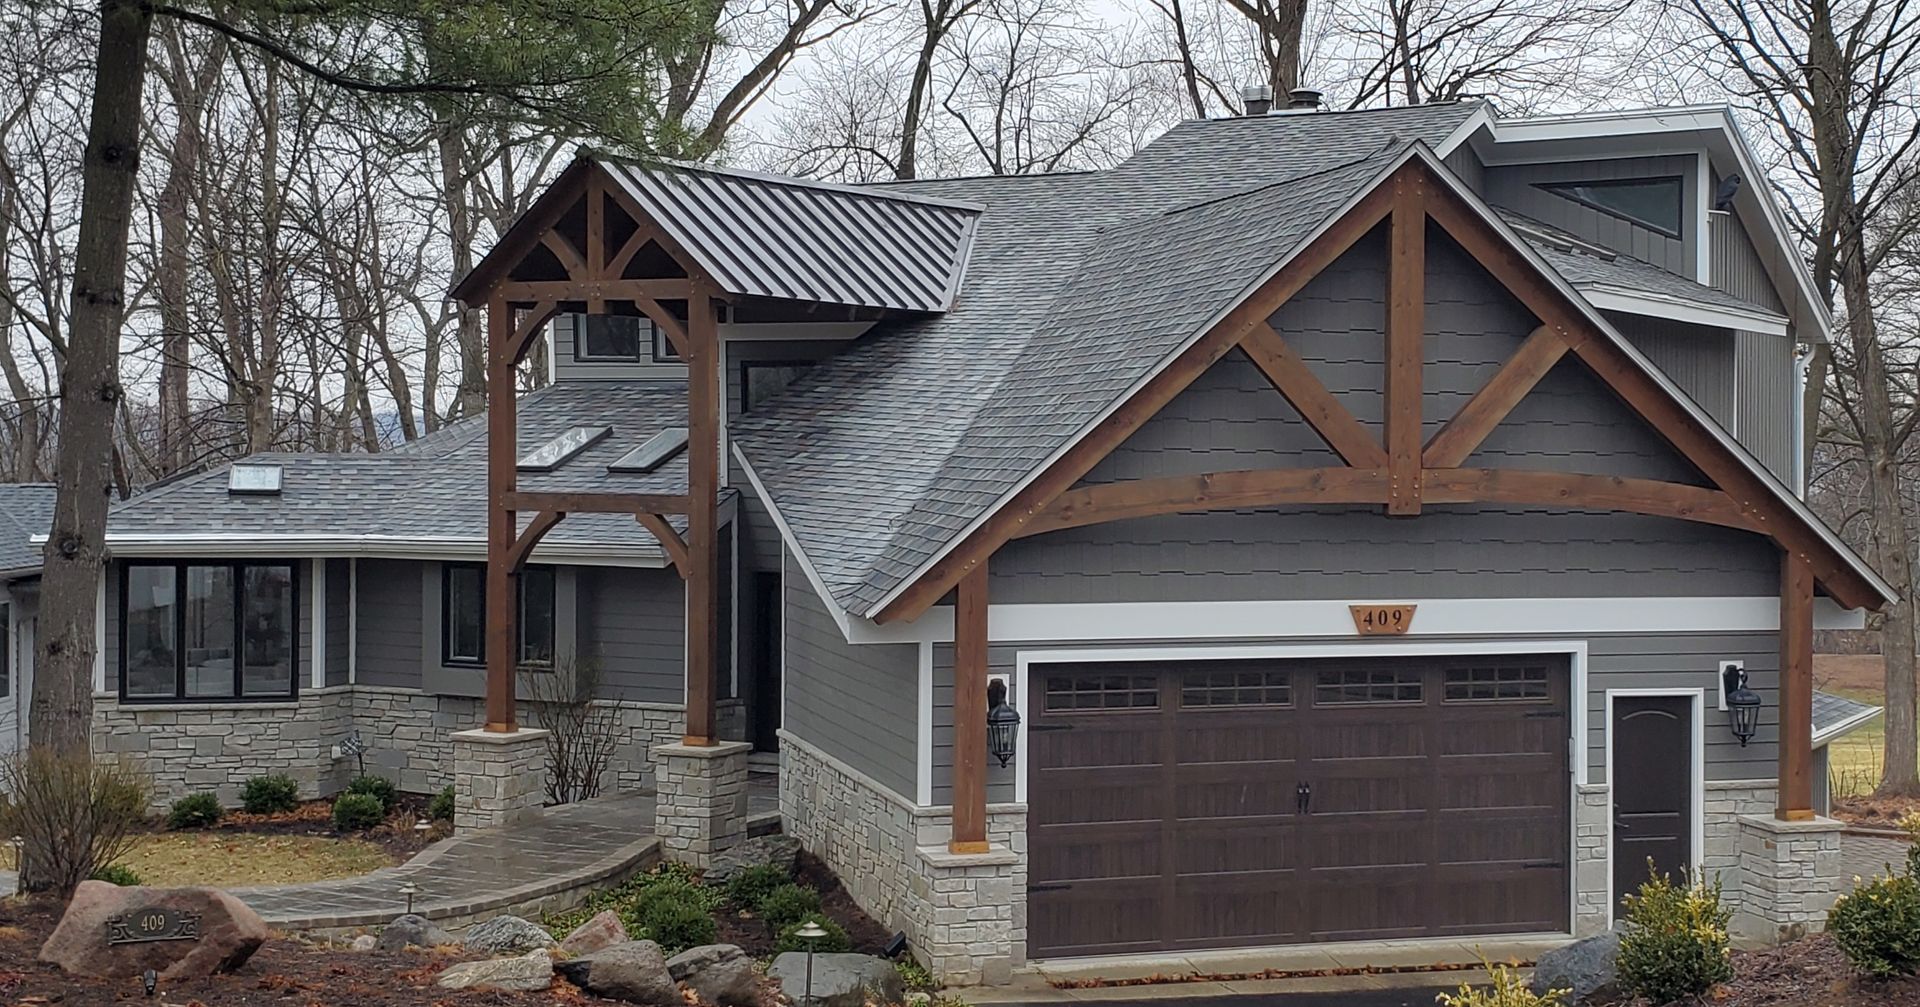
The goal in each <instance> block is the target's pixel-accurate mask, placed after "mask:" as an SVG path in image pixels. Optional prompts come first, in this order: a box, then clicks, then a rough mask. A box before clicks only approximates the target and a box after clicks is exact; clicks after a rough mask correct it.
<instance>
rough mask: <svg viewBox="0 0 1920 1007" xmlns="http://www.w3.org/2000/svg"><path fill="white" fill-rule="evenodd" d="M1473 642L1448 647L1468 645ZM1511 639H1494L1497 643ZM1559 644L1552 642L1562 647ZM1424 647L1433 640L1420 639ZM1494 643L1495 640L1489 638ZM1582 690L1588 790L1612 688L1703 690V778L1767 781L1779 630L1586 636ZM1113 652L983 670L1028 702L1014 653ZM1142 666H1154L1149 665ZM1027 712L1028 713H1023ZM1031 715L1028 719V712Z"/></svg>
mask: <svg viewBox="0 0 1920 1007" xmlns="http://www.w3.org/2000/svg"><path fill="white" fill-rule="evenodd" d="M1470 639H1471V638H1460V639H1454V640H1449V641H1447V642H1449V643H1458V642H1470ZM1512 639H1514V638H1512V637H1502V638H1499V640H1500V641H1501V642H1506V641H1510V640H1512ZM1565 639H1566V638H1565V637H1556V638H1555V641H1556V642H1559V641H1564V640H1565ZM1352 642H1353V641H1352V640H1351V639H1350V638H1347V639H1328V638H1322V639H1289V640H1287V641H1285V645H1287V646H1294V645H1301V646H1312V645H1322V644H1346V643H1352ZM1421 642H1431V641H1426V640H1423V641H1421ZM1489 642H1492V641H1489ZM1272 643H1275V641H1272V640H1258V639H1232V640H1156V641H1128V642H1127V643H1126V644H1125V645H1124V646H1125V647H1126V648H1127V649H1150V648H1153V647H1176V646H1177V647H1182V648H1191V647H1206V646H1222V647H1225V646H1241V645H1259V644H1272ZM1586 643H1587V690H1586V695H1585V697H1584V698H1585V702H1586V722H1587V736H1586V751H1585V753H1583V755H1582V756H1581V757H1582V758H1584V759H1586V765H1587V771H1588V774H1589V775H1588V779H1589V781H1590V782H1593V783H1602V782H1605V778H1606V693H1607V690H1608V689H1648V688H1658V689H1705V690H1706V696H1705V700H1704V710H1703V714H1704V721H1703V723H1704V729H1705V730H1704V739H1705V742H1706V771H1707V779H1709V780H1771V779H1772V778H1773V775H1774V770H1775V764H1776V754H1775V753H1776V747H1775V746H1776V745H1777V744H1778V740H1779V721H1778V704H1777V702H1776V700H1777V697H1778V686H1779V672H1778V669H1779V664H1780V661H1779V638H1778V634H1775V633H1724V634H1707V633H1703V634H1670V635H1658V636H1636V635H1603V636H1590V637H1587V638H1586ZM1103 645H1104V646H1115V645H1114V644H1113V643H1112V642H1111V641H1100V640H1082V641H1067V640H1062V641H1057V642H1050V643H1025V644H1018V645H1014V644H995V645H994V646H993V647H992V648H991V649H990V650H989V657H988V661H989V664H988V669H987V670H988V672H989V673H990V674H994V675H1006V676H1009V678H1010V680H1012V681H1013V685H1014V688H1013V695H1014V696H1015V697H1017V701H1019V702H1022V703H1024V702H1026V697H1027V696H1029V695H1031V693H1030V692H1029V688H1028V686H1029V683H1028V682H1023V681H1019V680H1018V679H1017V677H1016V676H1017V674H1018V670H1019V655H1020V654H1021V653H1025V654H1026V655H1027V657H1028V662H1029V664H1028V673H1029V674H1030V675H1034V674H1044V673H1045V670H1046V665H1045V663H1044V660H1043V659H1042V657H1041V655H1043V654H1044V653H1045V652H1046V651H1048V650H1060V649H1073V648H1083V647H1095V648H1097V647H1101V646H1103ZM1723 660H1727V661H1745V662H1746V666H1747V670H1748V672H1749V673H1750V675H1751V676H1752V677H1751V682H1752V687H1753V688H1754V689H1755V690H1756V691H1758V692H1759V693H1760V695H1761V696H1762V697H1763V698H1764V699H1765V700H1766V703H1767V705H1766V707H1765V711H1764V712H1763V714H1762V717H1761V724H1760V733H1759V734H1758V735H1757V736H1755V737H1754V739H1753V740H1752V741H1751V742H1749V743H1748V744H1747V746H1746V747H1745V748H1742V747H1740V743H1739V742H1738V741H1736V740H1734V737H1733V734H1732V732H1731V731H1729V730H1728V729H1727V719H1726V714H1725V713H1723V712H1721V711H1720V710H1719V709H1718V708H1717V707H1718V702H1719V692H1718V674H1719V663H1720V662H1721V661H1723ZM1140 667H1152V664H1151V662H1147V663H1143V664H1141V665H1140ZM933 679H934V693H933V695H934V704H933V803H934V804H936V805H939V804H947V803H951V802H952V800H953V787H952V780H953V645H952V644H936V645H935V646H934V649H933ZM1023 712H1025V711H1023ZM1029 715H1030V713H1029ZM1022 756H1024V753H1021V756H1016V757H1015V761H1014V762H1013V763H1012V764H1011V765H1009V766H1008V767H1007V768H1004V769H1003V768H1001V767H1000V765H999V763H998V762H997V761H993V760H990V761H989V762H988V764H987V800H988V801H990V802H996V803H1000V802H1009V801H1013V800H1015V799H1016V791H1015V781H1016V780H1017V779H1018V776H1019V761H1018V760H1019V758H1020V757H1022Z"/></svg>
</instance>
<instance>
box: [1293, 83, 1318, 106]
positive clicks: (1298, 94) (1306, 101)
mask: <svg viewBox="0 0 1920 1007" xmlns="http://www.w3.org/2000/svg"><path fill="white" fill-rule="evenodd" d="M1287 107H1288V108H1298V109H1305V110H1307V111H1314V110H1317V109H1319V107H1320V92H1319V91H1316V90H1314V89H1313V88H1310V87H1296V88H1294V89H1293V90H1291V91H1288V92H1287Z"/></svg>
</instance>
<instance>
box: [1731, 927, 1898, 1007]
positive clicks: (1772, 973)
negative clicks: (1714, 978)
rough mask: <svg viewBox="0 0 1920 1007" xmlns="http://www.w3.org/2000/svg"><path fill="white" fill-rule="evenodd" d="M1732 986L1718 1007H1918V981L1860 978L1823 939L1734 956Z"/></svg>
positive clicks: (1809, 938)
mask: <svg viewBox="0 0 1920 1007" xmlns="http://www.w3.org/2000/svg"><path fill="white" fill-rule="evenodd" d="M1733 974H1734V977H1735V978H1734V980H1733V982H1731V983H1729V984H1728V985H1726V986H1724V987H1721V988H1720V989H1718V990H1715V991H1714V993H1713V994H1712V995H1711V996H1709V997H1708V1002H1709V1003H1711V1004H1713V1005H1715V1007H1865V1005H1868V1004H1871V1005H1873V1007H1920V978H1907V979H1895V980H1892V981H1890V982H1876V981H1874V980H1871V979H1865V978H1862V977H1861V976H1859V975H1858V974H1856V973H1855V972H1854V971H1853V968H1852V967H1851V966H1849V965H1848V964H1847V959H1846V956H1845V955H1843V954H1841V953H1840V948H1839V946H1838V945H1836V944H1834V943H1833V941H1832V940H1830V939H1828V938H1827V937H1826V936H1824V935H1816V936H1813V937H1808V938H1805V939H1803V940H1798V941H1794V942H1793V943H1791V944H1782V945H1780V946H1779V947H1773V948H1765V949H1762V950H1759V951H1736V952H1734V953H1733Z"/></svg>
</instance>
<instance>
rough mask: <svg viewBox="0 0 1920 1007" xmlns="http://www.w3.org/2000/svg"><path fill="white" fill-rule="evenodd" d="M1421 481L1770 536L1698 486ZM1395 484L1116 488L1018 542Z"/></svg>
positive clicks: (1561, 477)
mask: <svg viewBox="0 0 1920 1007" xmlns="http://www.w3.org/2000/svg"><path fill="white" fill-rule="evenodd" d="M1421 476H1422V478H1421V498H1422V500H1423V501H1424V502H1426V503H1433V504H1474V503H1487V504H1509V505H1516V506H1526V507H1562V508H1566V509H1568V510H1596V511H1618V512H1624V513H1629V514H1644V515H1648V516H1650V517H1664V518H1674V519H1676V520H1681V521H1697V522H1700V523H1702V524H1713V525H1720V526H1722V527H1726V528H1737V529H1740V530H1741V531H1751V532H1760V531H1763V529H1762V528H1761V526H1760V524H1759V522H1757V521H1755V520H1754V519H1753V518H1752V517H1751V516H1750V515H1748V514H1747V512H1746V510H1745V509H1744V508H1742V507H1741V506H1740V504H1739V503H1738V502H1737V501H1735V500H1734V499H1733V498H1732V497H1730V496H1728V495H1727V494H1725V493H1722V492H1721V491H1719V490H1715V489H1705V488H1702V487H1699V486H1686V485H1683V484H1680V483H1669V482H1660V481H1658V480H1654V479H1628V478H1623V477H1620V476H1598V475H1583V474H1579V473H1570V472H1538V471H1532V470H1525V469H1429V470H1427V471H1426V472H1423V473H1422V474H1421ZM1390 484H1391V480H1390V478H1389V476H1388V473H1387V471H1386V470H1385V469H1378V468H1375V469H1353V468H1316V469H1247V470H1239V471H1231V472H1207V473H1202V474H1200V475H1190V476H1171V477H1168V478H1164V479H1139V480H1132V481H1128V482H1119V483H1107V484H1105V485H1101V486H1087V487H1082V488H1080V489H1076V490H1070V491H1068V492H1066V493H1062V494H1061V495H1060V497H1059V499H1057V500H1055V501H1054V502H1053V504H1052V505H1051V506H1049V507H1047V509H1045V510H1043V511H1041V512H1040V513H1039V514H1037V515H1035V516H1034V518H1033V519H1032V520H1031V521H1029V522H1027V524H1026V526H1025V527H1024V528H1023V529H1022V530H1021V532H1020V536H1019V537H1022V538H1024V537H1026V536H1028V535H1038V534H1040V533H1042V532H1049V531H1060V530H1063V529H1066V528H1082V527H1085V526H1087V525H1094V524H1105V523H1107V522H1109V521H1125V520H1128V519H1130V518H1142V517H1157V516H1160V515H1166V514H1188V513H1193V512H1196V511H1219V510H1243V509H1250V508H1255V507H1279V506H1287V505H1296V506H1309V505H1314V504H1379V503H1385V502H1386V500H1387V495H1388V493H1389V491H1390V489H1391V485H1390Z"/></svg>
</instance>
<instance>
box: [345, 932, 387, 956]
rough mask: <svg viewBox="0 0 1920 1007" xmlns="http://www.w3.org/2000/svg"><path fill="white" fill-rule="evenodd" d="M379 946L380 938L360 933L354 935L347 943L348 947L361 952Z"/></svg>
mask: <svg viewBox="0 0 1920 1007" xmlns="http://www.w3.org/2000/svg"><path fill="white" fill-rule="evenodd" d="M379 946H380V938H378V937H375V936H374V935H372V934H361V935H360V936H358V937H355V938H354V939H353V943H352V944H350V945H348V947H349V948H351V949H352V950H354V951H359V952H363V953H364V952H367V951H372V950H373V949H374V948H377V947H379Z"/></svg>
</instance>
